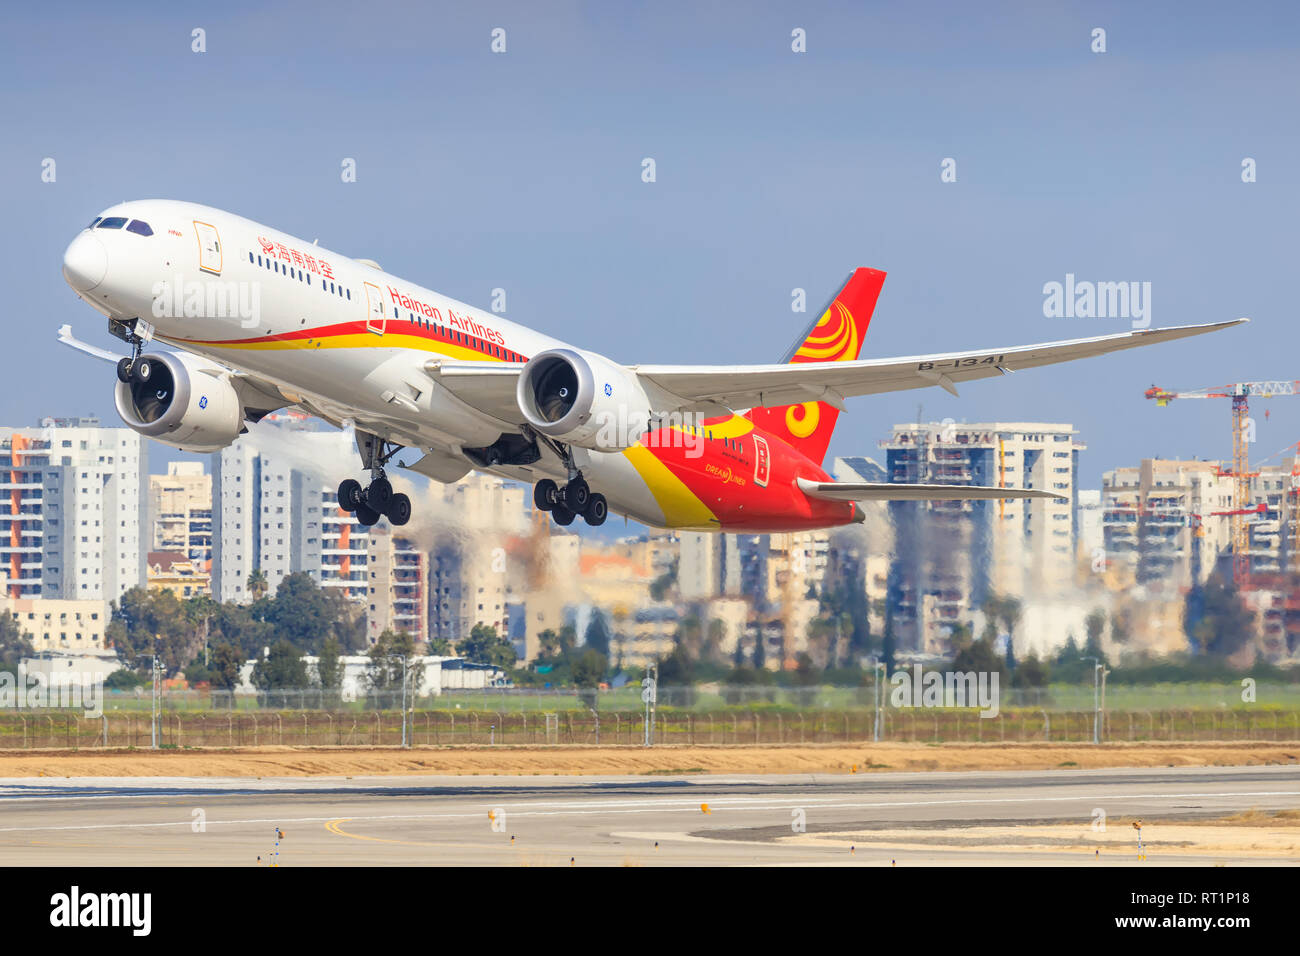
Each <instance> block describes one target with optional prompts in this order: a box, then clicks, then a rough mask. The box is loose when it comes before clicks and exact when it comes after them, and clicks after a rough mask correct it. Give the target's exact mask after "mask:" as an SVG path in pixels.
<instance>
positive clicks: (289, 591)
mask: <svg viewBox="0 0 1300 956" xmlns="http://www.w3.org/2000/svg"><path fill="white" fill-rule="evenodd" d="M338 613H339V608H338V605H337V604H335V603H334V602H333V601H331V600H330V599H329V598H328V597H326V595H325V593H324V591H323V590H322V589H321V586H320V585H319V584H317V583H316V580H315V579H314V578H313V577H312V576H311V575H310V574H307V573H306V572H305V571H295V572H294V573H293V574H289V575H286V576H285V577H284V578H283V579H282V580H281V581H280V586H279V587H278V588H276V591H275V598H274V599H273V600H272V601H271V602H270V605H269V607H268V608H267V610H266V617H265V619H266V621H267V622H268V623H269V624H271V625H272V626H273V627H274V628H275V638H276V640H278V641H288V642H289V643H290V644H292V645H294V646H295V647H297V648H298V649H299V650H301V651H304V652H306V653H309V654H310V653H315V652H316V651H318V650H319V649H320V646H321V642H322V641H323V640H325V639H326V638H327V637H330V636H332V635H333V633H334V626H335V624H336V623H337V621H338Z"/></svg>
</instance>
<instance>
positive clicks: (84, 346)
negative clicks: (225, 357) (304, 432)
mask: <svg viewBox="0 0 1300 956" xmlns="http://www.w3.org/2000/svg"><path fill="white" fill-rule="evenodd" d="M58 334H59V341H60V342H62V343H63V344H64V345H66V346H68V347H69V348H74V349H76V350H77V351H78V352H84V353H86V354H87V355H91V356H94V357H95V358H97V359H100V360H101V361H104V362H112V363H113V364H117V362H118V360H119V359H124V358H126V357H127V356H125V355H118V354H117V353H116V352H110V351H109V350H108V349H101V348H99V347H98V346H96V345H90V344H89V343H87V342H83V341H81V339H79V338H77V337H76V336H75V335H73V334H72V326H71V325H66V324H65V325H61V326H59V333H58ZM209 361H211V360H210V359H209ZM219 365H220V363H213V366H212V371H211V372H210V374H216V373H217V371H219V369H218V366H219ZM220 370H224V371H221V373H220V374H221V375H225V374H226V373H229V376H230V384H231V387H233V388H234V390H235V394H236V395H238V396H239V401H240V403H241V404H242V405H243V407H244V417H245V418H247V419H248V420H249V421H254V422H256V421H259V420H260V419H262V418H263V417H264V416H266V415H269V414H270V413H271V412H274V411H279V410H280V409H281V408H285V407H287V406H289V405H292V404H294V403H293V402H291V401H289V400H288V399H287V398H285V396H284V395H283V394H282V393H281V392H280V389H279V388H278V387H276V386H275V385H274V384H272V383H271V382H267V381H263V380H262V379H260V378H257V377H256V376H254V375H250V374H249V373H247V372H243V371H240V370H239V369H235V368H230V367H229V366H225V365H220Z"/></svg>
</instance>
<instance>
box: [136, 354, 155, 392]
mask: <svg viewBox="0 0 1300 956" xmlns="http://www.w3.org/2000/svg"><path fill="white" fill-rule="evenodd" d="M151 378H153V359H151V358H148V357H146V356H143V355H141V356H140V357H139V358H138V359H136V360H135V362H134V363H133V364H132V365H131V381H133V382H139V383H140V384H141V385H143V384H145V383H146V382H148V381H149V379H151Z"/></svg>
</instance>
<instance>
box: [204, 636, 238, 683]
mask: <svg viewBox="0 0 1300 956" xmlns="http://www.w3.org/2000/svg"><path fill="white" fill-rule="evenodd" d="M208 660H209V662H210V663H209V664H208V681H209V682H210V683H211V684H212V688H213V690H228V691H233V690H234V689H235V688H236V687H238V686H239V670H240V668H241V667H243V666H244V660H245V657H244V655H243V654H242V653H240V650H239V648H238V647H236V646H235V645H233V644H230V643H228V642H226V641H222V642H221V643H219V644H217V645H216V646H214V647H213V648H212V651H211V653H210V654H209V656H208Z"/></svg>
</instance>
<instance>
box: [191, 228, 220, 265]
mask: <svg viewBox="0 0 1300 956" xmlns="http://www.w3.org/2000/svg"><path fill="white" fill-rule="evenodd" d="M194 234H195V235H196V236H197V237H198V239H199V268H200V269H202V270H203V271H204V272H211V273H212V274H213V275H218V276H219V275H221V237H220V236H219V235H217V227H216V226H212V225H209V224H208V223H206V222H199V221H198V220H197V219H196V220H194Z"/></svg>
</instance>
